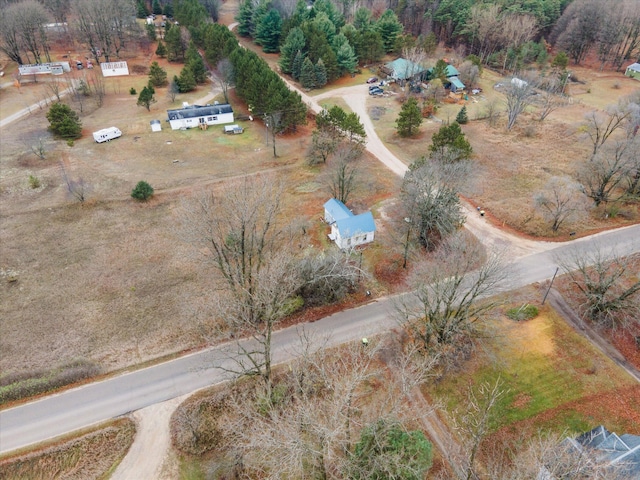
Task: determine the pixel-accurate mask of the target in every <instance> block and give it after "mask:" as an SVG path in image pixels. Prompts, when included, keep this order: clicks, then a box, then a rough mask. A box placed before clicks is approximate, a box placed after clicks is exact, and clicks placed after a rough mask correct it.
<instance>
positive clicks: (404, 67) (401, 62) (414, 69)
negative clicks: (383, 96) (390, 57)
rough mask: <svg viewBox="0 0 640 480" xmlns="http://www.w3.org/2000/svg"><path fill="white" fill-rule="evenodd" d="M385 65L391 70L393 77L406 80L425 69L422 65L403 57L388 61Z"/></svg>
mask: <svg viewBox="0 0 640 480" xmlns="http://www.w3.org/2000/svg"><path fill="white" fill-rule="evenodd" d="M385 67H387V68H388V69H389V70H391V71H393V74H392V77H393V78H397V79H400V80H406V79H408V78H411V77H413V76H414V75H417V74H419V73H422V72H424V71H425V70H426V69H425V68H424V67H423V66H421V65H418V64H417V63H413V62H412V61H410V60H406V59H404V58H398V59H396V60H394V61H393V62H389V63H387V64H385Z"/></svg>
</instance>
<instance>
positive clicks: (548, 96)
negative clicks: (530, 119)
mask: <svg viewBox="0 0 640 480" xmlns="http://www.w3.org/2000/svg"><path fill="white" fill-rule="evenodd" d="M539 87H540V94H539V95H538V96H537V97H536V104H537V106H538V113H539V117H538V120H540V121H541V122H543V121H544V120H545V119H546V118H547V117H548V116H549V115H551V114H552V113H553V112H555V111H556V110H558V109H559V108H562V107H564V106H566V105H568V103H569V102H568V100H567V98H566V97H564V96H563V95H562V89H563V87H564V85H563V83H562V81H561V79H560V78H558V77H551V78H545V79H543V80H542V81H541V82H540V84H539Z"/></svg>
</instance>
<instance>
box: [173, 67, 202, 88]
mask: <svg viewBox="0 0 640 480" xmlns="http://www.w3.org/2000/svg"><path fill="white" fill-rule="evenodd" d="M173 79H174V80H175V81H176V83H177V84H178V90H179V91H180V93H186V92H191V91H193V90H195V89H196V85H197V83H196V79H195V77H194V76H193V72H192V71H191V69H190V68H189V67H187V66H185V67H184V68H183V69H182V70H181V71H180V76H179V77H174V78H173Z"/></svg>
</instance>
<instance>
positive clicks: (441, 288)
mask: <svg viewBox="0 0 640 480" xmlns="http://www.w3.org/2000/svg"><path fill="white" fill-rule="evenodd" d="M482 255H483V254H482V253H481V252H480V251H479V250H478V247H474V246H471V245H468V244H467V242H465V241H464V240H463V238H462V237H460V236H458V237H454V238H452V239H450V240H449V241H448V242H447V243H446V244H445V245H443V246H442V247H441V249H440V250H439V251H438V252H437V255H436V256H435V258H434V260H433V261H431V262H428V263H425V264H423V265H420V266H418V267H416V273H415V274H414V276H413V277H412V279H411V287H412V290H411V293H409V294H407V295H406V296H405V297H403V298H402V299H401V300H400V301H399V302H398V304H397V306H396V311H397V316H398V319H399V321H400V323H401V324H402V325H403V326H404V327H405V328H406V330H407V331H408V333H409V334H410V335H411V336H412V337H413V338H414V339H415V340H416V341H417V342H418V343H419V345H421V347H422V348H423V350H424V351H432V350H434V349H438V348H440V347H443V346H447V345H452V344H455V343H456V342H457V341H458V340H459V339H460V338H461V337H464V336H468V335H471V334H472V333H473V331H474V327H475V324H476V323H477V322H478V321H479V320H481V319H482V318H483V317H484V315H485V314H486V313H488V312H490V311H491V310H492V309H493V308H494V307H495V306H496V303H495V302H491V301H488V300H485V298H486V297H488V296H489V295H491V294H493V293H496V292H497V291H498V289H499V287H500V286H501V285H502V283H503V282H504V281H505V280H506V279H507V278H508V276H509V273H508V271H507V268H506V266H505V265H504V263H503V262H502V259H501V257H500V256H499V255H496V254H491V255H489V257H488V259H487V261H486V262H485V263H484V264H483V265H480V266H478V262H479V259H481V258H482Z"/></svg>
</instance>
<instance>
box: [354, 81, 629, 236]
mask: <svg viewBox="0 0 640 480" xmlns="http://www.w3.org/2000/svg"><path fill="white" fill-rule="evenodd" d="M574 75H575V76H576V78H578V79H580V80H581V81H583V82H585V83H584V84H582V83H576V84H572V85H570V86H569V87H568V88H569V90H570V92H571V94H572V95H573V98H572V103H571V104H570V105H568V106H567V107H565V108H562V109H560V110H557V111H554V112H553V113H552V114H551V115H550V116H549V117H548V118H547V119H546V120H545V121H544V122H539V121H538V120H537V117H536V114H535V109H534V108H533V107H532V108H531V109H530V111H528V112H527V113H525V114H523V115H522V116H521V117H520V118H519V120H518V123H517V124H516V126H515V127H514V128H513V129H512V131H510V132H508V131H507V130H506V128H505V119H504V117H502V118H501V119H499V121H498V124H497V125H496V126H495V127H492V126H491V125H489V123H488V122H487V121H485V120H476V119H478V118H482V117H484V116H485V115H486V110H487V107H488V105H489V104H490V103H491V102H497V103H498V105H500V108H501V109H502V108H504V107H503V102H504V101H503V98H504V97H503V95H502V94H501V93H500V92H498V91H497V90H495V89H494V88H493V86H494V85H495V84H496V83H498V82H500V81H502V82H504V81H505V78H504V77H502V76H500V75H498V74H497V73H495V72H492V71H485V72H484V74H483V76H482V78H481V79H480V86H481V88H482V89H483V91H482V93H481V94H480V95H477V96H471V97H470V98H469V101H468V102H458V103H455V104H451V103H444V104H442V105H441V106H440V107H439V109H438V111H437V113H436V115H435V117H436V119H425V120H424V122H423V124H422V126H421V127H420V133H419V134H418V135H417V136H415V137H413V138H401V137H399V136H398V135H397V133H396V124H395V121H396V119H397V117H398V113H399V112H400V108H401V99H402V98H403V92H401V91H400V90H399V88H398V87H397V86H394V87H393V89H394V90H395V91H396V93H397V94H396V95H391V96H388V97H384V98H370V99H369V100H368V104H367V109H368V111H369V114H370V116H371V118H372V120H373V123H374V126H375V128H376V131H377V133H378V135H379V136H380V138H381V139H382V141H383V142H385V144H386V145H387V146H388V148H389V149H390V150H391V151H392V152H393V153H394V154H395V155H396V156H397V157H398V158H400V159H401V160H403V161H404V162H405V163H407V164H410V163H412V162H413V161H415V160H416V159H418V158H420V157H421V156H424V155H427V154H428V147H429V144H430V143H431V136H432V135H433V133H435V132H437V131H438V129H439V128H440V126H441V125H442V122H444V123H446V122H451V121H453V120H454V119H455V117H456V115H457V114H458V112H459V111H460V109H461V108H462V106H463V105H464V104H466V106H467V110H468V116H469V119H470V122H469V123H468V124H467V125H464V126H463V131H464V132H465V134H466V136H467V138H468V140H469V142H470V143H471V146H472V147H473V149H474V157H473V161H474V167H475V168H474V171H473V177H472V178H470V179H469V184H468V186H467V187H466V189H465V190H464V191H463V194H464V195H465V196H467V197H468V198H469V199H470V200H471V201H472V203H474V204H476V205H481V206H482V207H483V209H484V210H485V211H487V212H488V213H489V214H490V215H491V218H492V219H493V220H494V221H495V222H497V223H499V224H500V225H505V226H508V227H511V228H514V229H515V230H517V231H520V232H522V233H525V234H530V235H534V236H539V237H554V235H553V234H552V232H551V229H550V226H549V224H548V223H547V222H545V221H544V219H543V218H542V216H541V215H540V212H539V211H537V209H536V207H535V205H534V202H533V197H534V195H535V194H536V193H537V192H538V191H540V190H541V189H542V188H544V186H545V184H546V183H547V181H548V180H549V179H550V178H551V177H554V176H562V175H566V176H571V177H575V176H576V172H577V169H578V166H579V165H580V164H581V163H582V162H583V161H584V160H585V159H586V158H587V157H588V153H589V145H588V139H587V136H586V134H585V133H583V130H582V129H581V125H582V124H583V122H584V116H585V115H586V114H588V113H589V112H591V111H593V110H594V109H603V108H605V107H606V106H607V105H613V104H616V103H617V102H618V100H620V99H621V98H623V97H624V96H626V95H629V94H631V93H632V92H634V91H636V90H638V88H639V87H640V85H639V84H638V82H637V81H636V80H633V79H630V78H627V77H624V76H623V75H622V74H618V73H612V72H608V73H599V72H593V71H591V70H588V69H585V68H576V69H575V70H574ZM591 205H592V202H590V201H589V200H585V203H584V207H585V212H587V211H588V214H586V215H582V216H580V217H578V218H576V219H575V220H574V221H567V222H566V223H565V224H564V225H563V226H562V227H561V229H560V231H559V235H555V237H556V238H560V239H568V238H569V237H568V233H569V232H575V231H577V233H578V234H579V235H582V234H586V233H587V232H593V231H597V230H600V229H603V228H613V227H616V226H620V225H624V224H629V223H637V222H638V220H639V219H640V209H639V207H638V205H637V203H636V204H635V205H634V204H625V203H620V204H616V205H615V206H612V207H611V208H605V207H601V208H599V209H590V207H591Z"/></svg>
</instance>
